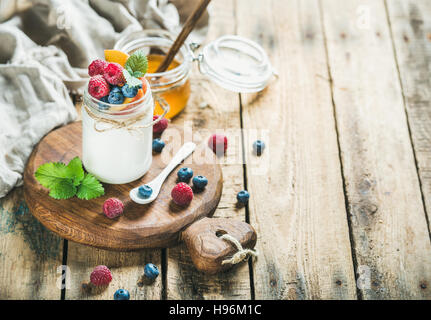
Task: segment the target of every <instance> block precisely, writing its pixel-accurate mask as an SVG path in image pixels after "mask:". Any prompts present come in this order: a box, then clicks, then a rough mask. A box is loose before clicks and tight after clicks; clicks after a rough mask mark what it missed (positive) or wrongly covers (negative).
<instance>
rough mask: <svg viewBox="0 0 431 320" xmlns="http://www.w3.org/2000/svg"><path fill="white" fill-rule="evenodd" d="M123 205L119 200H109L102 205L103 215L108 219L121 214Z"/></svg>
mask: <svg viewBox="0 0 431 320" xmlns="http://www.w3.org/2000/svg"><path fill="white" fill-rule="evenodd" d="M123 210H124V204H123V202H121V200H120V199H117V198H109V199H107V200H106V201H105V202H104V203H103V213H104V214H105V215H106V216H107V217H108V218H110V219H113V218H116V217H118V216H120V215H121V214H123Z"/></svg>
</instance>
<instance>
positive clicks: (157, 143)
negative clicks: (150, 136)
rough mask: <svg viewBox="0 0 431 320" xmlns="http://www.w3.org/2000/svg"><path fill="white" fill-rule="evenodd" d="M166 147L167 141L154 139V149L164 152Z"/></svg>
mask: <svg viewBox="0 0 431 320" xmlns="http://www.w3.org/2000/svg"><path fill="white" fill-rule="evenodd" d="M164 147H165V143H164V142H163V140H161V139H159V138H157V139H154V140H153V151H155V152H162V150H163V148H164Z"/></svg>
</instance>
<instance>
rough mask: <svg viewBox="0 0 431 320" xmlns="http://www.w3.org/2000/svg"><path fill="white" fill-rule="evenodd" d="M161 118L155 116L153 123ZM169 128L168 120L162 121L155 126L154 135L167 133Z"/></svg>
mask: <svg viewBox="0 0 431 320" xmlns="http://www.w3.org/2000/svg"><path fill="white" fill-rule="evenodd" d="M158 118H159V116H153V121H154V120H156V119H158ZM167 127H168V119H166V118H163V119H162V120H160V121H159V122H157V123H156V124H155V125H154V126H153V132H154V133H162V132H163V131H165V129H166V128H167Z"/></svg>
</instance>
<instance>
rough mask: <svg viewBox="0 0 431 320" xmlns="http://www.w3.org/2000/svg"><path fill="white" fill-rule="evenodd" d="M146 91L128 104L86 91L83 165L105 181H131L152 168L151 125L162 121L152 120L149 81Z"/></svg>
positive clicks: (118, 182)
mask: <svg viewBox="0 0 431 320" xmlns="http://www.w3.org/2000/svg"><path fill="white" fill-rule="evenodd" d="M145 81H146V80H145ZM146 88H147V89H146V92H145V94H144V95H143V97H141V98H140V99H138V100H136V101H134V102H131V103H128V104H109V103H105V102H103V101H100V100H98V99H96V98H94V97H92V96H91V95H90V94H89V93H88V91H87V90H85V92H84V103H83V106H82V162H83V164H84V167H85V169H86V170H87V171H88V172H90V173H92V174H93V175H94V176H96V177H97V178H98V179H99V180H100V181H102V182H105V183H111V184H121V183H128V182H132V181H134V180H136V179H138V178H140V177H142V176H143V175H144V174H145V173H146V172H147V171H148V169H149V168H150V166H151V162H152V141H153V128H152V126H153V124H154V123H155V122H157V121H160V119H157V120H156V121H153V112H154V100H153V96H152V92H151V88H150V86H149V85H148V82H147V86H146ZM165 113H166V112H165Z"/></svg>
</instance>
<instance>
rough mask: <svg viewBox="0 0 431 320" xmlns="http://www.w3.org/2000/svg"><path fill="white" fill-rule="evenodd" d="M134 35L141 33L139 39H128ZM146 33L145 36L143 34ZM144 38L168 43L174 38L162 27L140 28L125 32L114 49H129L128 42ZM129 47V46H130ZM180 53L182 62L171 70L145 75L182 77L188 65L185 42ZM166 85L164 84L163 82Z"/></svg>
mask: <svg viewBox="0 0 431 320" xmlns="http://www.w3.org/2000/svg"><path fill="white" fill-rule="evenodd" d="M152 33H154V34H156V35H155V36H151V35H150V34H152ZM134 35H143V37H142V38H139V39H134V40H132V41H128V42H126V41H127V40H128V38H130V37H132V36H134ZM144 35H146V36H144ZM145 39H162V40H166V41H169V42H170V44H169V46H170V45H172V44H173V43H174V41H175V40H173V39H175V35H174V34H173V33H171V32H169V31H167V30H162V29H146V30H140V31H134V32H131V33H129V34H127V35H126V36H125V37H124V38H121V39H120V40H118V41H117V42H116V43H115V45H114V49H115V50H120V51H123V50H124V48H126V49H127V50H126V51H130V49H131V48H133V46H131V45H130V43H134V42H136V43H142V42H143V41H144V40H145ZM130 47H131V48H130ZM132 50H133V49H132ZM179 52H181V53H182V55H183V56H184V60H183V61H182V62H180V63H179V65H178V66H177V67H175V68H173V69H171V70H167V71H163V72H155V73H146V74H145V77H148V78H157V77H175V76H176V77H178V78H179V77H181V78H182V77H184V75H185V74H187V73H188V71H189V69H190V67H189V65H190V61H189V59H188V55H189V50H188V49H187V46H186V43H184V44H183V45H182V46H181V48H180V51H179ZM164 85H166V84H164Z"/></svg>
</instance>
